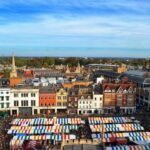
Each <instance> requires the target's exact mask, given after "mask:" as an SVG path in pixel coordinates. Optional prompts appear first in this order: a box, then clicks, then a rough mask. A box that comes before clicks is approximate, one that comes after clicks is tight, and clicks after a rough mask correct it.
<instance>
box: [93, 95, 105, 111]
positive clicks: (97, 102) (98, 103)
mask: <svg viewBox="0 0 150 150" xmlns="http://www.w3.org/2000/svg"><path fill="white" fill-rule="evenodd" d="M92 106H93V109H95V111H94V113H98V114H103V94H95V93H94V94H93V105H92Z"/></svg>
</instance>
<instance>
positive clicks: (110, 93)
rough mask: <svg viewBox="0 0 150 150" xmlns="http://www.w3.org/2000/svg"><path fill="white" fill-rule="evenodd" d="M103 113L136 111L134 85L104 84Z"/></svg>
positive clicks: (129, 112)
mask: <svg viewBox="0 0 150 150" xmlns="http://www.w3.org/2000/svg"><path fill="white" fill-rule="evenodd" d="M103 87H104V91H103V109H104V112H105V113H114V112H118V113H128V114H131V113H134V112H135V111H136V90H135V88H136V85H135V84H133V83H114V84H113V83H105V84H104V85H103Z"/></svg>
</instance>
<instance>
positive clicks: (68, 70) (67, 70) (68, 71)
mask: <svg viewBox="0 0 150 150" xmlns="http://www.w3.org/2000/svg"><path fill="white" fill-rule="evenodd" d="M66 73H70V69H69V66H68V64H67V69H66Z"/></svg>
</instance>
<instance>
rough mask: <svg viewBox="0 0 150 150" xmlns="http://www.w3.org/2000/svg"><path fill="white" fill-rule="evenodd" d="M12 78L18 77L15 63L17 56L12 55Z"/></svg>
mask: <svg viewBox="0 0 150 150" xmlns="http://www.w3.org/2000/svg"><path fill="white" fill-rule="evenodd" d="M10 78H17V71H16V65H15V56H14V55H13V57H12V70H11V72H10Z"/></svg>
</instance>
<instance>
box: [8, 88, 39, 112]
mask: <svg viewBox="0 0 150 150" xmlns="http://www.w3.org/2000/svg"><path fill="white" fill-rule="evenodd" d="M10 99H11V102H10V114H11V115H19V114H23V115H34V114H39V89H33V88H25V87H24V88H19V89H18V88H15V89H11V94H10Z"/></svg>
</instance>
